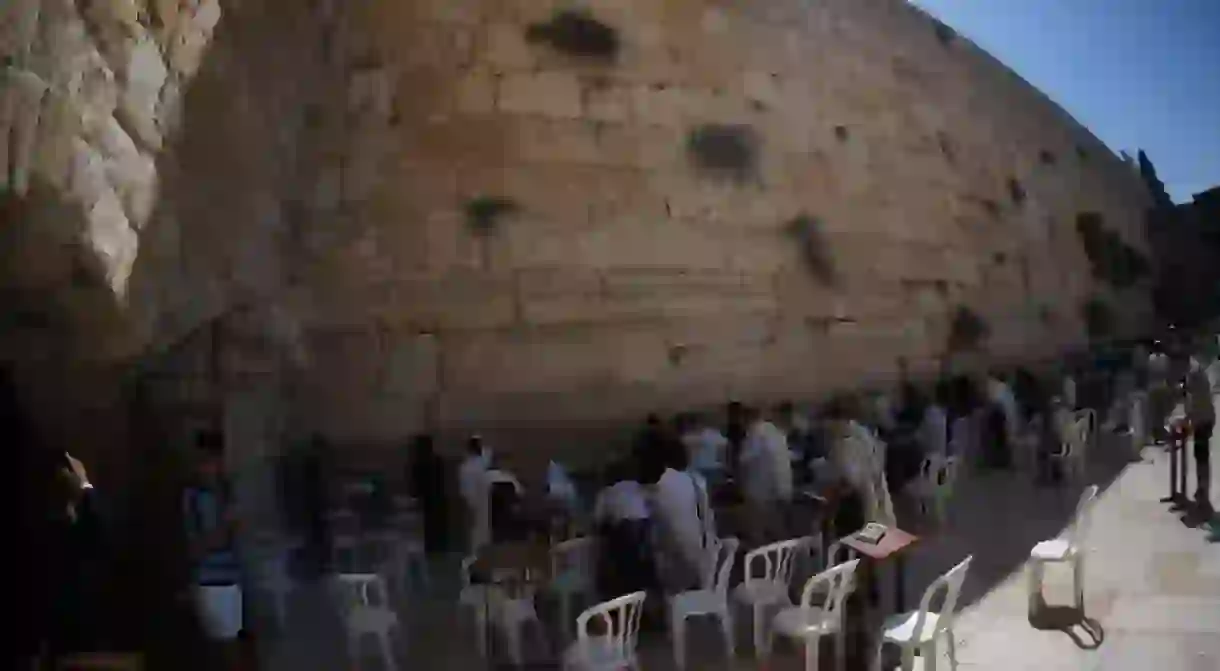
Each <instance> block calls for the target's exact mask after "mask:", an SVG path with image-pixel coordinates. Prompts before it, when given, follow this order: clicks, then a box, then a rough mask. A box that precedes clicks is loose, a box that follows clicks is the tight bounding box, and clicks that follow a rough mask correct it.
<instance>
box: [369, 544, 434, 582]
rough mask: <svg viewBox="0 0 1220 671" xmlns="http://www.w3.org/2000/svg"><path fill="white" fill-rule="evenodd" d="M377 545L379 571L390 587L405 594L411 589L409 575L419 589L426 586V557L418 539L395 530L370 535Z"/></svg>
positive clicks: (422, 545)
mask: <svg viewBox="0 0 1220 671" xmlns="http://www.w3.org/2000/svg"><path fill="white" fill-rule="evenodd" d="M370 536H371V538H372V539H373V540H375V542H376V543H377V545H378V551H379V554H378V556H379V560H380V562H381V564H380V566H381V569H380V570H379V572H381V573H384V575H385V576H386V580H387V582H389V584H390V587H391V588H393V589H395V590H397V591H398V592H399V593H402V594H405V593H406V592H407V591H408V589H409V588H410V587H411V580H410V578H411V575H409V574H414V576H415V579H416V580H417V581H418V584H419V585H420V586H421V587H424V588H427V586H428V582H429V580H428V555H427V552H426V551H425V549H424V542H423V541H422V540H420V539H419V538H418V537H415V536H411V535H409V534H406V533H404V532H401V531H397V530H387V531H381V532H378V533H377V534H375V535H370Z"/></svg>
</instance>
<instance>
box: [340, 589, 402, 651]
mask: <svg viewBox="0 0 1220 671" xmlns="http://www.w3.org/2000/svg"><path fill="white" fill-rule="evenodd" d="M334 595H335V599H336V601H337V603H338V608H339V616H340V617H341V618H342V620H343V625H344V628H345V629H346V631H347V653H348V656H349V658H350V659H351V661H352V663H353V664H354V665H357V666H358V665H359V662H360V640H361V639H362V638H364V637H365V636H366V635H369V634H372V635H373V636H376V637H377V643H378V646H379V649H380V652H381V658H382V664H383V665H384V667H385V668H386V669H391V670H392V671H396V670H397V669H398V663H397V662H396V661H395V658H394V648H393V646H392V645H391V643H390V631H391V630H392V629H396V628H398V615H397V614H396V613H394V611H393V610H392V609H391V607H390V597H389V593H388V590H387V589H386V586H385V581H384V580H382V579H381V576H378V575H377V574H375V573H343V574H339V575H337V576H335V578H334Z"/></svg>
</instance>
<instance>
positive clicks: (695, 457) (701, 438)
mask: <svg viewBox="0 0 1220 671" xmlns="http://www.w3.org/2000/svg"><path fill="white" fill-rule="evenodd" d="M679 425H680V426H679V432H680V435H681V438H680V440H681V441H682V446H683V447H684V448H686V454H687V457H688V458H689V459H690V467H691V470H693V471H695V472H697V473H700V474H702V475H703V476H704V477H706V478H715V477H718V476H719V475H720V474H722V473H723V472H724V460H725V455H726V454H727V453H728V449H729V440H728V438H725V437H724V434H723V433H721V432H720V430H719V429H717V428H716V427H714V426H712V425H711V424H709V423H708V421H707V418H705V417H703V416H701V415H693V414H692V415H686V416H684V417H681V418H679Z"/></svg>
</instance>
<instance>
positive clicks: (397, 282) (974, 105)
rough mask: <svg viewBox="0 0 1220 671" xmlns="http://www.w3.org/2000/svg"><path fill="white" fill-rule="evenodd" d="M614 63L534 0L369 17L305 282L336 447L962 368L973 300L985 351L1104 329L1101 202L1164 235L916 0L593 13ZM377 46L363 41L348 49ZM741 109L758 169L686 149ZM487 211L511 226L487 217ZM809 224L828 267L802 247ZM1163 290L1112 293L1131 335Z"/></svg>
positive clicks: (310, 392)
mask: <svg viewBox="0 0 1220 671" xmlns="http://www.w3.org/2000/svg"><path fill="white" fill-rule="evenodd" d="M583 6H584V7H586V8H587V9H588V11H589V12H590V13H591V15H592V16H593V17H595V18H596V19H597V20H599V21H601V22H602V23H604V24H605V25H608V26H610V27H612V28H613V29H614V30H615V31H616V32H617V35H618V38H619V41H620V44H621V48H620V51H619V54H618V57H617V59H615V60H614V61H613V62H600V61H598V60H596V59H590V58H582V57H575V56H571V55H566V54H564V53H561V52H559V51H557V50H555V49H553V48H551V47H549V46H548V45H545V44H539V43H531V42H530V41H529V40H528V39H527V32H528V28H529V26H530V25H531V24H534V23H537V22H542V21H546V20H547V19H549V18H550V17H551V16H552V12H553V11H554V10H555V9H556V8H557V7H559V5H557V4H556V3H551V2H538V1H536V0H530V1H528V2H527V1H524V0H499V1H494V2H493V1H486V2H466V3H454V2H449V1H445V2H441V1H439V0H427V1H425V0H421V1H418V2H412V3H366V4H363V5H360V6H359V7H358V8H355V7H354V8H351V11H350V14H349V16H348V17H347V23H346V27H345V30H346V31H347V34H348V35H349V37H350V38H351V42H350V43H349V48H350V49H351V51H350V52H349V53H348V54H347V56H346V58H347V59H348V61H347V62H348V63H349V67H350V70H349V74H350V78H349V80H348V84H349V89H348V96H347V99H346V100H335V101H331V105H330V106H329V107H327V108H325V109H323V110H321V111H320V113H319V115H318V119H317V124H316V126H315V128H314V132H315V137H316V141H317V142H318V144H320V145H321V146H323V147H336V148H340V151H338V152H337V153H336V154H335V155H333V156H332V157H330V161H329V163H327V161H326V159H320V160H319V161H318V163H319V164H320V176H319V181H318V183H317V185H316V186H315V188H314V189H312V190H311V194H312V196H313V203H312V205H313V206H314V207H315V208H316V209H315V211H314V216H316V217H317V218H318V219H317V224H318V225H317V226H316V227H315V228H314V229H313V230H311V231H310V234H311V235H314V236H317V238H318V240H317V241H316V243H315V244H314V249H315V250H316V252H315V253H314V254H313V256H312V259H311V261H310V262H308V263H306V264H302V266H301V267H300V272H301V274H300V276H299V280H300V282H301V288H302V289H303V294H304V295H307V296H309V297H310V298H311V304H310V309H309V310H308V311H306V312H303V313H302V314H303V318H304V319H305V321H306V323H307V331H308V332H309V333H310V334H311V336H310V337H311V339H312V342H313V347H311V348H310V350H311V351H312V352H313V353H314V354H315V356H316V362H315V366H316V368H315V369H314V370H315V373H316V374H315V375H314V376H313V379H314V380H315V382H316V384H315V385H314V387H313V388H312V389H304V390H302V395H301V398H299V399H298V407H299V408H301V409H302V412H303V415H304V416H307V417H308V418H309V420H310V421H312V422H316V423H317V425H319V426H320V427H321V428H324V429H325V430H327V431H330V432H334V433H337V434H341V435H342V434H346V435H351V436H353V437H355V436H360V437H366V438H390V437H393V436H399V435H402V433H403V432H404V430H406V429H407V428H408V427H410V426H413V425H415V424H416V423H417V422H419V421H422V419H423V418H421V413H426V414H430V417H428V418H427V419H428V420H429V421H434V422H436V423H438V424H439V425H441V426H467V425H476V426H477V425H484V426H486V425H490V424H493V423H494V424H497V425H503V424H505V423H508V424H513V423H517V424H530V423H533V422H538V421H542V420H546V419H556V420H558V419H563V420H590V421H593V420H602V419H607V418H619V417H628V416H632V415H637V414H639V413H642V412H644V411H646V410H647V409H650V408H654V407H660V408H671V407H679V406H683V405H691V404H696V405H697V404H703V403H713V402H720V401H723V400H724V399H726V398H729V397H731V396H736V397H742V398H775V397H779V396H784V395H793V396H812V395H816V394H819V393H821V392H823V391H825V390H827V389H829V388H832V387H835V386H841V385H854V384H859V383H862V382H868V381H870V380H876V379H879V378H886V377H888V376H892V375H893V373H894V371H895V370H896V367H897V361H898V359H899V358H900V357H902V358H904V359H906V360H907V362H909V365H910V367H911V370H912V371H914V372H917V373H918V372H931V371H935V370H937V369H939V368H940V366H942V365H943V363H944V362H943V359H942V358H943V356H944V355H945V353H946V352H945V350H946V347H945V341H946V337H947V332H948V330H949V324H950V321H951V317H952V315H953V314H954V313H955V312H956V311H957V308H958V307H959V306H969V307H970V308H971V309H973V310H974V311H975V312H977V313H978V314H979V315H981V316H983V318H984V319H985V320H986V321H988V322H989V323H990V326H991V333H992V337H991V338H990V340H989V341H988V343H987V349H988V351H989V355H988V356H987V357H985V358H987V359H994V358H999V359H1021V358H1037V357H1043V356H1049V355H1052V354H1054V353H1056V352H1059V351H1062V350H1065V349H1069V348H1073V347H1077V346H1080V345H1081V344H1082V343H1083V341H1084V333H1083V324H1082V322H1081V317H1080V305H1081V304H1082V303H1083V302H1084V301H1085V300H1086V299H1087V298H1088V297H1090V296H1092V295H1093V294H1095V293H1100V294H1102V295H1108V294H1110V293H1111V291H1110V290H1109V289H1108V288H1107V287H1104V286H1101V285H1099V283H1097V282H1095V281H1094V279H1093V278H1092V277H1091V275H1090V273H1089V270H1088V264H1087V262H1086V260H1085V258H1084V253H1083V251H1082V248H1081V245H1080V241H1079V239H1078V236H1077V233H1076V231H1075V220H1076V216H1077V214H1078V213H1080V212H1084V211H1095V212H1098V213H1100V214H1102V216H1103V218H1104V221H1105V222H1106V225H1107V227H1110V228H1112V229H1114V230H1115V231H1117V232H1118V233H1119V234H1120V235H1121V236H1122V237H1123V238H1124V239H1125V240H1126V241H1127V242H1128V243H1129V244H1131V245H1132V246H1133V247H1136V248H1138V249H1144V248H1145V242H1144V240H1143V234H1142V213H1143V210H1144V208H1145V206H1146V202H1147V197H1146V195H1145V193H1144V190H1143V187H1142V186H1141V184H1140V182H1139V180H1138V178H1137V177H1136V175H1135V174H1134V173H1133V172H1132V171H1131V170H1130V168H1129V167H1128V166H1127V165H1125V164H1123V163H1122V162H1121V161H1120V160H1119V159H1118V158H1116V157H1115V156H1114V155H1113V154H1112V153H1111V152H1110V151H1109V150H1108V149H1107V148H1105V147H1104V146H1103V145H1102V144H1101V143H1100V142H1099V141H1098V140H1097V139H1096V138H1094V137H1093V136H1092V135H1090V134H1089V133H1088V132H1087V131H1085V130H1084V129H1083V128H1081V127H1080V126H1079V125H1078V124H1076V123H1075V122H1074V121H1073V120H1071V119H1070V117H1068V116H1067V115H1066V114H1065V113H1064V112H1063V111H1062V110H1061V109H1059V108H1058V107H1057V106H1055V105H1054V104H1053V103H1051V102H1050V101H1048V100H1047V99H1045V98H1044V97H1043V96H1042V95H1041V94H1040V93H1038V92H1037V91H1035V90H1034V89H1032V88H1031V87H1030V86H1029V85H1027V84H1026V83H1025V82H1023V81H1021V80H1020V79H1019V78H1018V77H1016V76H1015V75H1014V74H1013V73H1011V72H1010V71H1008V70H1007V69H1006V68H1004V67H1003V66H1001V65H1000V64H998V63H997V62H995V61H994V60H993V59H991V58H990V57H989V56H987V55H986V54H984V53H982V52H981V51H980V50H979V49H978V48H977V47H975V46H973V45H972V44H971V43H969V42H968V41H966V40H964V39H962V38H960V37H955V36H952V35H950V34H949V33H948V32H946V31H945V30H944V29H943V28H938V27H937V24H936V23H935V22H934V21H932V20H931V19H930V18H929V17H927V16H926V15H923V14H922V13H920V12H918V11H917V10H915V9H913V8H911V7H909V6H908V5H907V4H906V3H902V2H889V1H885V2H883V1H873V2H859V1H855V0H852V1H850V2H849V1H847V0H839V1H827V2H818V3H803V2H791V1H790V2H782V1H781V2H765V3H757V2H755V3H727V2H722V3H718V2H707V1H703V0H675V1H671V2H655V1H647V0H618V1H614V2H611V1H609V0H604V1H598V0H591V1H590V2H587V3H583ZM357 36H358V37H357ZM711 123H716V124H739V125H747V126H748V127H749V128H751V129H752V130H753V132H755V133H757V135H758V137H759V138H760V151H759V154H758V166H757V170H756V171H755V173H754V174H751V175H749V176H748V178H747V179H745V180H741V181H735V180H731V179H730V180H725V179H716V178H714V177H709V176H707V175H704V174H702V173H701V172H700V171H698V170H696V169H695V168H694V167H693V166H692V163H691V160H690V157H689V155H688V150H687V144H688V137H689V135H690V133H691V132H692V130H694V129H696V128H697V127H699V126H701V125H703V124H711ZM479 196H493V197H496V198H503V199H506V200H509V201H511V202H512V203H513V204H515V206H516V209H515V211H513V212H511V213H509V214H508V215H506V216H503V217H501V218H499V219H498V220H497V221H496V223H495V225H494V226H493V227H492V229H491V230H490V231H486V230H482V231H476V230H472V228H471V226H470V222H468V221H467V219H468V216H467V213H466V211H465V210H466V208H467V205H468V204H469V202H470V201H471V200H472V199H475V198H477V197H479ZM801 214H805V215H808V216H809V217H812V218H816V219H817V220H818V221H819V222H820V224H821V230H822V234H823V237H824V239H825V244H826V246H827V248H828V250H829V251H828V256H829V257H830V258H831V259H832V263H833V265H834V267H835V269H836V271H837V272H836V276H837V277H836V281H835V282H834V283H833V284H828V283H826V282H823V281H821V280H820V279H819V278H818V277H817V276H816V275H815V274H813V273H811V272H810V269H809V268H808V267H807V265H806V264H805V262H804V261H803V259H804V256H803V251H802V246H801V243H800V242H799V241H798V240H797V239H795V238H794V237H793V235H792V234H791V232H790V227H789V222H790V221H791V220H792V219H793V218H794V217H797V216H798V215H801ZM1145 294H1146V290H1144V289H1137V290H1132V291H1129V292H1127V294H1126V295H1123V296H1121V297H1117V296H1112V297H1111V299H1112V300H1121V301H1122V304H1123V306H1124V308H1123V310H1122V312H1123V313H1124V314H1125V316H1126V317H1127V318H1128V319H1129V321H1130V323H1129V324H1127V325H1126V328H1128V329H1131V328H1137V325H1138V323H1139V319H1140V317H1141V315H1142V314H1143V312H1144V310H1145V309H1146V308H1145V304H1146V295H1145Z"/></svg>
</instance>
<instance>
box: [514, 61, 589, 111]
mask: <svg viewBox="0 0 1220 671" xmlns="http://www.w3.org/2000/svg"><path fill="white" fill-rule="evenodd" d="M496 103H497V107H498V109H499V110H500V111H501V112H506V113H509V114H537V115H540V116H544V117H552V118H556V119H577V118H579V117H580V116H581V113H582V111H583V108H582V105H581V87H580V82H579V81H578V80H577V78H576V75H574V74H572V73H568V72H535V73H529V74H510V75H504V76H503V77H501V78H500V80H499V92H498V96H497V99H496Z"/></svg>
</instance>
